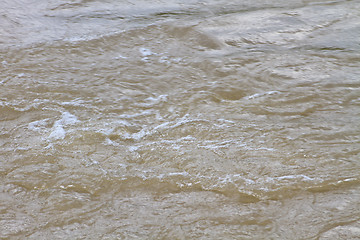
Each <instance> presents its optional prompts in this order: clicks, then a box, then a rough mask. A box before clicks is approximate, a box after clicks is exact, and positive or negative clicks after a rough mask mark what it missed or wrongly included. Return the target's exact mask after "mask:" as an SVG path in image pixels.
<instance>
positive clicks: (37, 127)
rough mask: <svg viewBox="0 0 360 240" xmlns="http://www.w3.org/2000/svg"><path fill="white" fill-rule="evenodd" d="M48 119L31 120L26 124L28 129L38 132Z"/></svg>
mask: <svg viewBox="0 0 360 240" xmlns="http://www.w3.org/2000/svg"><path fill="white" fill-rule="evenodd" d="M48 120H49V119H43V120H38V121H34V122H31V123H29V124H28V129H29V130H31V131H37V132H38V131H40V130H42V129H44V128H45V127H46V125H47V122H48Z"/></svg>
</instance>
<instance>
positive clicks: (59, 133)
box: [49, 112, 79, 140]
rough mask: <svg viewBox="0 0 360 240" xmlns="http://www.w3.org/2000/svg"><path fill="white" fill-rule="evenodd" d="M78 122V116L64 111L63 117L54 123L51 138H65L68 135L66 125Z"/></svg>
mask: <svg viewBox="0 0 360 240" xmlns="http://www.w3.org/2000/svg"><path fill="white" fill-rule="evenodd" d="M77 122H79V120H78V119H77V118H76V116H74V115H72V114H71V113H68V112H64V113H63V114H62V117H61V119H60V120H57V121H56V122H55V123H54V126H53V130H52V132H51V133H50V135H49V138H50V139H53V140H59V139H64V138H65V135H66V131H65V129H64V126H67V125H73V124H75V123H77Z"/></svg>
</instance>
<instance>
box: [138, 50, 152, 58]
mask: <svg viewBox="0 0 360 240" xmlns="http://www.w3.org/2000/svg"><path fill="white" fill-rule="evenodd" d="M139 51H140V53H141V54H142V55H143V56H144V57H147V56H151V55H154V54H155V53H153V52H152V51H151V50H150V49H147V48H140V49H139Z"/></svg>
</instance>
